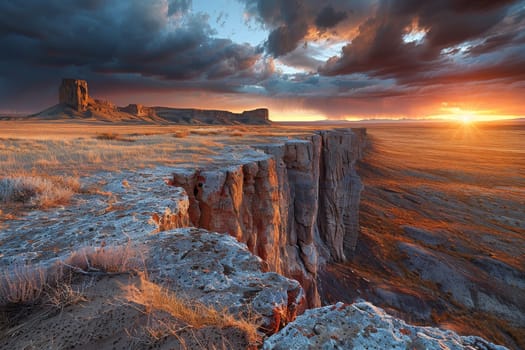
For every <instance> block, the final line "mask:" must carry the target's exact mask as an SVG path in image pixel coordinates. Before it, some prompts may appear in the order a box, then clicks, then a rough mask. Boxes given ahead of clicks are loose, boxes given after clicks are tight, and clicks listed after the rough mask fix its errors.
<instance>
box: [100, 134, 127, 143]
mask: <svg viewBox="0 0 525 350" xmlns="http://www.w3.org/2000/svg"><path fill="white" fill-rule="evenodd" d="M95 138H96V139H97V140H106V141H124V142H135V140H134V139H132V138H129V137H124V136H122V135H120V134H117V133H111V132H103V133H101V134H98V135H97V136H95Z"/></svg>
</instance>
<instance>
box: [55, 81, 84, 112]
mask: <svg viewBox="0 0 525 350" xmlns="http://www.w3.org/2000/svg"><path fill="white" fill-rule="evenodd" d="M58 102H59V103H61V104H64V105H66V106H69V107H71V108H73V109H74V110H75V111H77V112H85V111H87V108H88V104H89V94H88V85H87V81H85V80H78V79H62V84H61V85H60V88H59V89H58Z"/></svg>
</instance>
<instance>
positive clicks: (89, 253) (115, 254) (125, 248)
mask: <svg viewBox="0 0 525 350" xmlns="http://www.w3.org/2000/svg"><path fill="white" fill-rule="evenodd" d="M64 263H65V264H66V266H70V267H73V268H76V269H80V270H82V271H84V272H111V273H120V272H130V271H134V270H138V269H142V268H143V267H144V259H143V257H142V254H141V253H140V251H139V250H137V249H136V248H134V247H132V246H131V244H129V243H128V244H126V245H122V246H107V247H85V248H82V249H79V250H77V251H75V252H73V253H71V255H70V256H69V257H68V258H67V259H66V260H65V261H64Z"/></svg>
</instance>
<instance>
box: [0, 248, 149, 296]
mask: <svg viewBox="0 0 525 350" xmlns="http://www.w3.org/2000/svg"><path fill="white" fill-rule="evenodd" d="M139 269H140V270H143V269H144V259H143V257H142V254H141V253H140V251H139V250H138V249H135V248H134V247H132V246H131V245H130V244H129V243H128V244H127V245H123V246H110V247H98V248H93V247H86V248H82V249H79V250H77V251H75V252H73V253H71V255H70V256H69V257H68V258H66V259H65V260H64V261H60V262H57V263H56V264H54V265H52V266H50V267H48V268H44V267H41V266H31V265H15V266H14V267H12V268H11V269H6V270H4V271H3V272H0V306H2V305H9V304H21V305H31V304H38V303H41V302H43V301H45V300H46V299H47V301H48V302H49V303H50V304H52V305H55V306H57V305H64V304H70V303H73V302H75V303H76V302H78V301H79V300H80V299H81V293H79V292H78V291H75V290H73V289H72V288H71V279H72V275H73V274H74V273H75V272H76V273H79V272H80V273H83V274H89V273H126V272H131V271H136V270H139Z"/></svg>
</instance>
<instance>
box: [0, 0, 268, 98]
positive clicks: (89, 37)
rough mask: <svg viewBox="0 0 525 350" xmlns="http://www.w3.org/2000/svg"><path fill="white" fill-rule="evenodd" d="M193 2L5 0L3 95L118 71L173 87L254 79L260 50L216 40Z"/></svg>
mask: <svg viewBox="0 0 525 350" xmlns="http://www.w3.org/2000/svg"><path fill="white" fill-rule="evenodd" d="M189 6H190V1H188V0H176V1H173V0H172V1H166V0H155V1H141V0H133V1H116V0H112V1H95V0H91V1H72V0H70V1H57V0H51V1H41V0H19V1H3V2H0V47H1V50H0V73H1V74H2V76H3V77H6V79H7V80H9V82H8V84H10V86H9V88H5V87H4V88H3V89H0V91H4V92H3V93H2V96H0V97H2V98H1V100H4V99H5V100H8V99H9V96H10V95H14V94H16V93H17V92H18V91H19V89H21V88H22V87H24V86H28V85H35V84H39V85H40V84H41V83H43V84H45V83H47V84H48V86H56V85H57V84H58V81H59V79H60V78H61V77H64V76H67V75H68V74H71V73H73V74H74V75H73V74H72V76H76V77H80V78H84V79H88V80H90V81H105V82H107V83H110V82H111V81H112V80H115V81H118V79H117V78H116V77H117V76H118V75H127V76H128V77H130V76H132V77H134V79H136V80H145V79H146V78H148V77H155V78H156V79H157V80H158V81H164V82H165V81H172V86H173V87H177V84H179V83H180V85H184V84H182V82H183V81H188V80H192V81H194V82H199V84H200V86H201V88H203V89H206V88H207V84H209V85H210V89H214V88H215V84H214V83H213V81H214V80H217V79H231V81H229V82H227V83H223V84H222V85H223V86H225V88H226V89H231V86H232V85H235V83H236V80H239V81H237V83H236V84H237V85H238V86H241V85H242V84H243V81H242V80H243V79H247V80H248V81H249V80H250V79H248V78H250V77H252V78H253V76H254V75H255V73H254V72H253V71H252V69H253V67H254V65H255V62H256V61H257V59H258V58H259V57H260V55H261V51H260V49H258V48H255V47H252V46H249V45H246V44H244V45H240V44H236V43H234V42H232V41H231V40H229V39H220V38H214V37H213V34H214V32H213V30H212V29H211V28H210V26H209V24H208V18H207V16H206V15H205V14H198V13H188V12H187V11H188V8H189ZM13 67H19V70H16V71H14V70H13ZM36 71H38V73H35V72H36ZM110 76H113V77H114V78H113V79H110V78H108V77H110ZM242 77H248V78H243V79H241V78H242ZM40 79H42V80H46V81H45V82H42V81H41V80H40ZM51 79H52V81H51ZM128 79H129V78H128ZM252 80H253V79H252ZM0 84H7V83H4V82H2V81H0ZM159 85H160V86H162V85H163V84H160V83H159ZM5 91H8V92H7V93H5Z"/></svg>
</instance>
